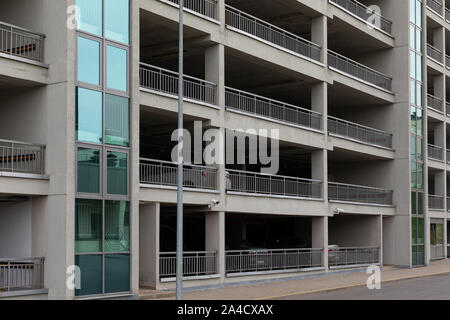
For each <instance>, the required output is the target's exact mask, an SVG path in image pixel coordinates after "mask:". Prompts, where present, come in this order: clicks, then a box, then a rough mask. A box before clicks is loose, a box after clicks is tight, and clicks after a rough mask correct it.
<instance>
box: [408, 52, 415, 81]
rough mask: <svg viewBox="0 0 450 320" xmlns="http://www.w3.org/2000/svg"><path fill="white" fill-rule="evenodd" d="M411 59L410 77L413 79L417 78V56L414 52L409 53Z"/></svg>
mask: <svg viewBox="0 0 450 320" xmlns="http://www.w3.org/2000/svg"><path fill="white" fill-rule="evenodd" d="M409 58H410V69H411V70H410V76H411V78H413V79H415V78H416V54H415V53H414V51H410V52H409Z"/></svg>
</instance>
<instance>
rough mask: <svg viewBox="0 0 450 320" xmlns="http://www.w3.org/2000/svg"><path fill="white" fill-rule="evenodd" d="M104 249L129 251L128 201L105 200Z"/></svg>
mask: <svg viewBox="0 0 450 320" xmlns="http://www.w3.org/2000/svg"><path fill="white" fill-rule="evenodd" d="M105 251H108V252H120V251H130V203H129V202H126V201H106V202H105Z"/></svg>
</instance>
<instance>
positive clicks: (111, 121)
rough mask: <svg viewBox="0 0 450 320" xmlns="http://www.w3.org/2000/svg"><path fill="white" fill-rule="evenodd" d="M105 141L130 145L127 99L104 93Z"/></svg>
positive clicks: (119, 144) (125, 145)
mask: <svg viewBox="0 0 450 320" xmlns="http://www.w3.org/2000/svg"><path fill="white" fill-rule="evenodd" d="M105 99H106V102H105V104H106V110H105V112H106V123H105V143H107V144H112V145H118V146H124V147H128V146H129V145H130V116H129V114H130V111H129V100H128V98H123V97H119V96H113V95H110V94H107V95H106V98H105Z"/></svg>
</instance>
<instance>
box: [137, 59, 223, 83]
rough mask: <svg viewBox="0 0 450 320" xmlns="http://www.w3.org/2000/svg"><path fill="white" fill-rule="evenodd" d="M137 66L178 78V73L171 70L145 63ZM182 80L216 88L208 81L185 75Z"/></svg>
mask: <svg viewBox="0 0 450 320" xmlns="http://www.w3.org/2000/svg"><path fill="white" fill-rule="evenodd" d="M139 64H140V65H141V66H145V67H149V68H154V69H157V70H160V71H165V72H167V73H171V74H173V75H174V76H176V77H178V72H176V71H172V70H169V69H164V68H161V67H158V66H155V65H151V64H147V63H144V62H140V63H139ZM183 79H184V80H195V81H198V82H203V83H205V84H210V85H212V86H216V84H215V83H214V82H210V81H207V80H204V79H200V78H196V77H192V76H188V75H186V74H183Z"/></svg>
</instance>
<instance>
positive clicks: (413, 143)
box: [411, 135, 416, 159]
mask: <svg viewBox="0 0 450 320" xmlns="http://www.w3.org/2000/svg"><path fill="white" fill-rule="evenodd" d="M411 158H412V159H415V158H416V136H414V135H411Z"/></svg>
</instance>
